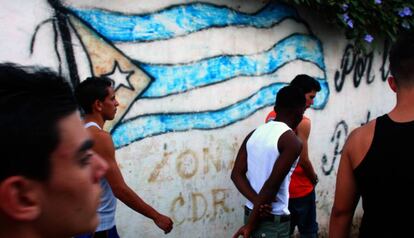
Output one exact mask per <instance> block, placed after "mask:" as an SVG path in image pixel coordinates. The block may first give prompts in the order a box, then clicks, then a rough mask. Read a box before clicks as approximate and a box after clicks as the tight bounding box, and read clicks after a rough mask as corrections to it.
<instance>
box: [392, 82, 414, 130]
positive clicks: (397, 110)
mask: <svg viewBox="0 0 414 238" xmlns="http://www.w3.org/2000/svg"><path fill="white" fill-rule="evenodd" d="M413 102H414V88H412V89H410V90H408V89H406V90H400V91H398V93H397V104H396V105H395V107H394V109H392V111H391V112H390V113H389V116H390V117H391V119H393V120H394V121H396V122H409V121H414V107H413Z"/></svg>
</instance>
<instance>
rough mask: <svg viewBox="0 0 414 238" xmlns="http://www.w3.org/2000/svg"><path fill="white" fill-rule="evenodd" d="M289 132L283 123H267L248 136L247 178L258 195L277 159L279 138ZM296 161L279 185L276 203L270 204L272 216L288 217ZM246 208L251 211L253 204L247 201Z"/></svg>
mask: <svg viewBox="0 0 414 238" xmlns="http://www.w3.org/2000/svg"><path fill="white" fill-rule="evenodd" d="M288 130H291V129H290V128H289V127H288V126H287V125H286V124H285V123H283V122H278V121H269V122H268V123H266V124H263V125H261V126H259V127H258V128H257V129H256V130H255V131H254V132H253V134H252V135H251V136H250V138H249V140H248V141H247V144H246V149H247V178H248V180H249V182H250V185H251V186H252V188H253V189H254V190H255V191H256V192H257V193H259V192H260V190H261V189H262V187H263V185H264V183H265V182H266V180H267V179H268V178H269V176H270V174H271V172H272V169H273V165H274V164H275V162H276V160H277V159H278V158H279V155H280V153H279V149H278V147H277V145H278V142H279V138H280V136H281V135H282V134H283V133H285V132H286V131H288ZM297 161H298V159H296V161H295V163H294V164H293V165H292V168H291V169H290V171H289V173H288V175H287V176H286V178H285V179H284V180H283V182H282V184H281V185H280V188H279V192H278V193H277V194H276V202H273V203H272V214H275V215H289V214H290V212H289V209H288V201H289V183H290V176H291V175H292V172H293V170H294V169H295V167H296V164H297ZM246 206H247V207H248V208H250V209H253V203H251V202H250V201H247V203H246Z"/></svg>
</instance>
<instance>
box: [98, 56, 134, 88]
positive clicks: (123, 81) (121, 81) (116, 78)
mask: <svg viewBox="0 0 414 238" xmlns="http://www.w3.org/2000/svg"><path fill="white" fill-rule="evenodd" d="M132 74H134V71H133V70H131V71H122V69H121V66H119V64H118V62H117V61H115V65H114V68H113V69H112V72H110V73H108V74H104V75H103V76H106V77H108V78H110V79H111V80H112V81H113V82H114V88H115V90H118V88H120V87H122V86H123V87H125V88H127V89H130V90H135V89H134V87H133V86H132V85H131V82H129V77H130V76H131V75H132Z"/></svg>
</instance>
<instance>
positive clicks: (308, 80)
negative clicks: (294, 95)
mask: <svg viewBox="0 0 414 238" xmlns="http://www.w3.org/2000/svg"><path fill="white" fill-rule="evenodd" d="M289 85H291V86H294V87H297V88H300V89H301V90H302V91H303V93H309V92H311V91H316V92H319V91H320V90H321V85H320V84H319V82H318V81H317V80H316V79H314V78H312V77H311V76H309V75H306V74H299V75H296V77H295V78H294V79H293V80H292V81H291V82H290V84H289Z"/></svg>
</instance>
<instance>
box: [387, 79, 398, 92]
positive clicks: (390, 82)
mask: <svg viewBox="0 0 414 238" xmlns="http://www.w3.org/2000/svg"><path fill="white" fill-rule="evenodd" d="M388 85H390V88H391V90H392V91H393V92H397V83H396V82H395V78H394V77H393V76H389V77H388Z"/></svg>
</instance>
